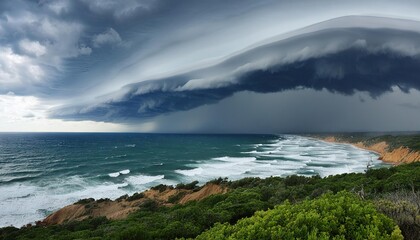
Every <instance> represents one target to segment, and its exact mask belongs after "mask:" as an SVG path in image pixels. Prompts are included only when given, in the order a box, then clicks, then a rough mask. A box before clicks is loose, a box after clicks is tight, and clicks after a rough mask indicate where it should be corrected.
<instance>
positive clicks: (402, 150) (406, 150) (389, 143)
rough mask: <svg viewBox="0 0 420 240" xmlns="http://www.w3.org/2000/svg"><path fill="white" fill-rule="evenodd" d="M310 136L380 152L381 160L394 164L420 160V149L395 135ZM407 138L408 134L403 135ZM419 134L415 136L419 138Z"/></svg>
mask: <svg viewBox="0 0 420 240" xmlns="http://www.w3.org/2000/svg"><path fill="white" fill-rule="evenodd" d="M310 137H313V138H316V139H319V140H322V141H325V142H331V143H346V144H351V145H353V146H355V147H358V148H362V149H366V150H369V151H373V152H376V153H378V154H379V160H382V161H384V162H386V163H391V164H394V165H399V164H402V163H412V162H419V161H420V151H419V150H418V149H413V148H410V147H409V146H405V145H404V144H403V143H402V141H401V140H400V139H397V140H395V138H399V136H394V137H393V139H392V140H390V138H389V137H388V138H385V136H380V137H367V136H366V137H363V136H352V135H334V134H333V135H311V136H310ZM403 137H404V138H407V136H403ZM417 137H418V135H415V136H413V138H417Z"/></svg>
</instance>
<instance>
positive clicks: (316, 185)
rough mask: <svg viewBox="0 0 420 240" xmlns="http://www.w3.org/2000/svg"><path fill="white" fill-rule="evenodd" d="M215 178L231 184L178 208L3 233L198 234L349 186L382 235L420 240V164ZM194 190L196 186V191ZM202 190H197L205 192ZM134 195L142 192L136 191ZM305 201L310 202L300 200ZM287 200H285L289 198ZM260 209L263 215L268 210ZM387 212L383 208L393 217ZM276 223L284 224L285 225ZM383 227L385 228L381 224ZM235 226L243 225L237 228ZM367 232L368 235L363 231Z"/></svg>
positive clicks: (147, 206) (155, 207)
mask: <svg viewBox="0 0 420 240" xmlns="http://www.w3.org/2000/svg"><path fill="white" fill-rule="evenodd" d="M209 184H214V185H218V186H220V187H221V189H229V190H228V191H227V192H226V193H224V194H214V195H211V196H208V197H205V198H203V199H200V200H199V199H197V201H189V202H186V203H184V204H181V203H179V204H178V203H177V202H179V201H180V199H182V198H181V197H179V198H178V199H172V201H173V202H175V203H177V204H174V205H173V206H165V205H164V204H160V203H159V201H156V200H152V199H151V200H148V201H147V202H145V203H143V204H142V205H140V207H139V209H137V210H135V211H133V212H132V213H130V214H129V215H128V216H127V218H124V219H117V220H111V219H107V218H105V217H95V218H86V219H84V220H81V221H69V222H65V223H63V224H59V225H51V226H44V225H42V224H40V225H38V226H27V227H23V228H21V229H18V228H14V227H7V228H2V229H1V230H0V238H1V239H175V238H182V237H184V238H195V237H197V236H198V235H200V234H204V232H205V231H206V230H209V229H211V228H212V226H214V225H215V224H216V223H220V224H225V226H226V224H235V223H238V224H240V223H242V222H243V221H247V222H249V221H253V220H252V219H255V217H253V218H251V220H243V219H244V218H247V217H251V216H253V215H254V214H255V212H256V211H266V210H268V209H273V208H275V209H281V208H284V207H281V206H283V205H284V204H286V205H287V204H289V205H290V206H296V208H301V207H302V206H303V205H307V204H309V205H311V204H318V203H319V201H324V202H325V204H327V205H329V204H332V206H336V204H341V203H336V202H335V200H334V199H336V198H337V197H336V195H332V194H335V193H338V192H341V191H343V190H345V191H347V192H348V193H341V194H344V195H345V196H346V198H350V199H357V201H358V202H361V203H360V204H359V203H357V204H356V203H355V204H356V205H355V207H357V206H365V205H366V204H367V205H369V206H374V208H373V210H372V208H371V207H368V208H361V209H360V211H362V212H363V211H367V212H370V213H369V214H373V215H376V214H379V215H378V216H379V217H378V218H379V219H381V220H380V221H379V220H378V221H379V222H378V224H379V225H374V226H372V227H373V228H377V227H379V229H382V230H384V231H382V233H384V234H385V235H386V236H384V239H401V238H399V237H398V236H399V230H398V229H397V228H395V227H394V226H395V224H398V226H399V229H400V230H401V232H402V234H403V235H404V237H405V239H416V237H417V236H418V235H419V233H420V229H419V220H420V217H419V205H418V203H419V202H420V201H419V200H420V199H419V194H420V193H419V188H420V163H412V164H405V165H400V166H395V167H391V168H389V169H387V168H382V169H369V170H368V171H367V172H366V173H350V174H341V175H335V176H329V177H326V178H320V177H318V176H315V177H310V178H309V177H303V176H296V175H294V176H289V177H286V178H280V177H270V178H266V179H259V178H245V179H241V180H238V181H227V180H225V179H218V180H214V181H212V182H211V183H209ZM187 185H188V184H187ZM192 185H195V184H191V185H190V186H192ZM185 186H186V185H184V187H185ZM180 187H182V186H180ZM187 188H188V187H187ZM155 189H161V190H160V191H161V192H164V191H167V190H166V189H167V186H162V185H161V186H158V187H157V188H155ZM158 191H159V190H158ZM192 191H193V192H194V190H192ZM196 192H199V190H198V191H196ZM325 194H327V195H325ZM131 197H132V198H136V197H135V196H131ZM320 197H321V198H320ZM317 199H320V200H317ZM303 200H305V201H304V202H302V201H303ZM330 200H331V201H330ZM284 201H287V202H286V203H285V202H284ZM313 201H318V202H313ZM344 202H345V201H344ZM344 202H343V204H344ZM78 204H85V206H87V205H89V202H85V203H84V202H83V201H82V202H80V203H78ZM296 204H297V205H296ZM301 204H303V205H301ZM275 206H279V207H275ZM338 207H339V208H343V207H345V206H344V205H343V206H341V205H340V206H338ZM287 209H289V207H287ZM270 211H271V210H270ZM276 211H277V210H276ZM331 211H333V210H331ZM372 211H373V212H372ZM258 214H259V215H261V214H262V213H258ZM267 214H268V215H270V216H271V215H272V214H273V213H272V212H268V213H267ZM279 214H284V213H279ZM381 214H385V215H386V216H387V217H384V216H383V215H381ZM263 215H264V214H263ZM389 219H392V220H389ZM341 220H342V219H341ZM341 220H340V221H341ZM356 220H357V219H356ZM283 221H285V222H287V221H289V219H284V220H283ZM290 221H291V220H290ZM305 221H306V220H305ZM305 221H303V222H299V221H298V222H297V223H296V222H295V223H294V225H293V226H294V227H296V228H300V227H302V226H303V225H300V224H303V223H304V222H305ZM360 221H362V220H360ZM293 222H294V221H293ZM278 224H280V225H282V224H287V223H278ZM313 224H315V225H313V226H310V225H309V226H308V223H306V224H305V226H306V227H307V228H308V229H310V232H311V233H312V234H314V233H316V232H317V231H318V230H319V232H327V233H328V234H330V235H329V236H339V234H338V233H335V232H334V231H335V230H333V228H328V227H327V228H325V227H324V228H323V229H321V228H319V227H318V226H317V225H316V224H317V223H316V222H313ZM349 224H350V223H349ZM384 224H385V225H384ZM280 225H279V226H280ZM331 226H332V225H331ZM380 226H386V227H385V228H382V227H380ZM216 227H217V228H218V229H220V226H219V225H217V224H216ZM341 228H343V231H344V230H345V229H347V228H348V229H350V228H351V226H350V225H348V224H347V223H343V226H342V227H341ZM235 229H237V226H236V227H235ZM317 229H318V230H317ZM351 229H354V228H351ZM321 230H322V231H321ZM385 230H386V231H385ZM210 231H218V230H217V229H216V230H210ZM314 231H315V232H314ZM350 232H351V231H350ZM391 235H392V236H391ZM203 236H205V234H204V235H203ZM203 236H200V239H208V238H203ZM315 236H318V235H315ZM346 236H347V235H346ZM349 236H350V235H349ZM365 237H366V236H365ZM391 237H392V238H391ZM361 238H364V237H363V236H362V237H361ZM262 239H265V238H262Z"/></svg>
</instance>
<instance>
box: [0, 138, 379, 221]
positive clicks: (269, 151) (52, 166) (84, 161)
mask: <svg viewBox="0 0 420 240" xmlns="http://www.w3.org/2000/svg"><path fill="white" fill-rule="evenodd" d="M377 158H378V156H377V155H376V154H375V153H372V152H369V151H365V150H361V149H358V148H355V147H353V146H350V145H347V144H333V143H325V142H322V141H319V140H315V139H310V138H305V137H300V136H294V135H178V134H136V133H0V226H9V225H14V226H18V227H20V226H22V225H24V224H26V223H29V222H33V221H36V220H40V219H42V218H44V217H45V216H46V215H47V214H49V213H51V212H52V211H54V210H57V209H59V208H61V207H63V206H65V205H68V204H71V203H73V202H75V201H77V200H79V199H81V198H89V197H93V198H111V199H115V198H117V197H119V196H121V195H124V194H132V193H134V192H136V191H143V190H146V189H147V188H149V187H151V186H154V185H157V184H160V183H163V184H177V183H180V182H183V183H188V182H191V181H194V180H198V181H200V183H204V182H206V181H209V180H212V179H215V178H218V177H228V178H229V179H232V180H233V179H240V178H243V177H251V176H252V177H269V176H287V175H291V174H300V175H306V176H311V175H316V174H318V175H321V176H327V175H331V174H338V173H344V172H362V171H364V170H365V169H366V165H367V164H368V162H369V161H371V160H372V161H373V164H374V165H375V167H381V166H386V165H385V164H384V163H382V162H381V161H379V160H377Z"/></svg>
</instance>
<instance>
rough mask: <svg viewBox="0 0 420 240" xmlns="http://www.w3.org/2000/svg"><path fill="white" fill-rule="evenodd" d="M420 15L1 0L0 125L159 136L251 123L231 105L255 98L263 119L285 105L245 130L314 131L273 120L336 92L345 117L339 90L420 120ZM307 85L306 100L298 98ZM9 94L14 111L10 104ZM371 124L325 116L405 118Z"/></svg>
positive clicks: (402, 6) (190, 1) (346, 8)
mask: <svg viewBox="0 0 420 240" xmlns="http://www.w3.org/2000/svg"><path fill="white" fill-rule="evenodd" d="M419 12H420V4H419V3H418V1H415V0H403V1H398V2H396V1H392V0H379V1H362V0H355V1H351V2H350V1H332V0H318V1H312V0H302V1H277V0H261V1H253V0H242V1H236V0H235V1H223V0H214V1H194V0H180V1H164V0H127V1H123V2H121V1H117V0H104V1H96V0H92V1H87V0H74V1H70V0H39V1H27V0H14V1H11V0H10V1H9V0H6V1H1V2H0V115H2V116H7V118H5V119H6V120H0V130H1V129H9V128H10V126H15V125H16V126H18V125H19V121H20V124H21V126H24V125H27V124H28V122H29V121H32V122H31V124H30V125H31V126H36V125H37V123H38V122H39V124H41V122H42V124H43V125H45V126H48V124H47V122H51V121H52V120H54V122H60V129H61V126H65V125H66V123H69V122H72V123H75V121H76V122H77V123H80V124H77V126H78V127H79V126H81V125H83V124H84V123H89V124H88V125H89V126H93V125H95V123H97V124H98V126H99V124H102V125H101V126H103V127H104V129H103V130H104V131H107V129H106V127H110V126H112V128H113V129H114V127H115V129H118V131H120V130H124V129H128V130H130V131H137V129H136V127H134V126H136V124H140V125H141V124H146V125H147V126H149V127H150V128H142V127H140V128H139V129H140V130H139V131H143V130H142V129H146V130H144V131H149V130H150V131H167V132H172V131H174V132H176V131H181V132H182V131H193V132H194V131H195V132H200V131H201V130H205V129H207V130H208V131H210V132H212V131H220V132H225V131H228V129H227V128H224V129H217V127H210V126H213V125H214V126H215V124H216V123H220V122H235V123H238V124H233V123H232V124H230V125H229V126H231V128H232V129H233V128H235V129H236V130H235V132H247V130H248V129H250V128H251V127H252V126H253V123H255V122H264V121H265V119H263V117H260V118H258V119H257V118H253V117H250V116H248V117H247V119H248V120H249V121H248V120H244V119H241V117H239V116H232V115H231V114H226V113H229V112H236V110H238V109H246V108H247V106H248V105H252V106H255V104H254V103H258V104H259V105H261V107H260V108H258V109H257V110H258V111H257V112H259V115H270V111H272V110H273V109H274V108H275V107H276V106H278V107H279V108H281V109H284V112H283V113H282V114H277V115H276V116H273V120H272V122H270V123H267V124H266V125H264V126H261V127H258V128H255V129H254V130H253V132H270V131H288V130H290V131H292V130H293V131H297V129H298V128H295V127H293V126H294V125H293V124H294V123H295V122H296V121H302V124H303V122H305V124H303V125H302V124H301V125H299V126H311V127H308V128H305V129H306V130H305V131H310V130H311V129H312V130H317V129H322V126H324V125H325V122H327V124H328V121H329V120H328V119H322V120H321V119H319V120H318V121H314V122H313V123H310V124H309V123H307V122H306V121H303V117H301V118H296V119H289V121H290V122H291V123H292V124H291V125H290V124H288V122H284V121H283V122H281V121H280V122H281V125H282V126H284V127H281V128H280V127H277V125H276V121H275V119H276V118H279V117H280V115H288V114H289V115H293V114H294V111H295V110H296V111H297V108H299V111H303V112H308V113H309V112H313V111H314V108H316V106H319V109H318V110H319V111H318V112H322V111H323V110H322V109H321V108H322V106H321V104H317V102H318V101H319V103H320V102H322V101H323V100H319V99H324V98H323V97H325V96H329V97H330V98H331V99H337V101H336V103H337V106H335V107H330V109H334V111H335V112H333V111H332V110H331V112H328V114H327V113H326V114H327V115H335V116H336V117H337V118H331V119H341V118H339V117H338V116H339V115H341V116H344V115H346V113H345V112H340V111H339V109H341V108H349V105H347V104H346V101H347V100H344V99H347V98H349V99H352V100H354V101H352V103H353V105H354V107H353V108H354V109H356V108H357V107H359V109H360V111H359V114H363V111H365V112H366V114H369V113H371V112H372V111H373V109H370V110H369V109H367V108H366V106H371V107H373V106H375V109H376V110H377V109H382V110H381V111H385V110H383V108H379V107H378V106H379V105H381V104H384V105H389V104H390V101H391V100H389V99H391V98H390V96H393V97H395V99H394V101H395V108H392V109H393V110H392V111H393V113H397V112H401V111H402V112H404V113H407V114H408V115H410V114H411V115H410V116H411V118H412V119H414V120H419V121H420V114H418V108H417V107H416V106H417V105H418V99H416V96H417V95H416V93H417V91H418V90H419V88H420V79H419V76H420V62H419V61H420V18H419V17H418V13H419ZM304 92H305V93H308V97H305V99H306V101H314V102H313V105H311V106H309V105H308V107H305V106H302V105H300V100H299V99H302V95H301V94H302V93H304ZM268 96H271V97H268ZM274 96H276V97H274ZM284 96H288V97H287V98H285V97H284ZM297 96H299V97H297ZM309 96H311V98H310V97H309ZM406 97H409V98H406ZM1 99H6V100H7V101H1ZM276 99H277V100H276ZM292 99H294V100H293V101H292ZM311 99H312V100H311ZM340 99H341V100H340ZM384 99H388V100H386V101H385V100H384ZM23 100H25V101H23ZM278 101H281V102H278ZM14 102H16V103H19V109H20V110H19V111H10V109H13V108H12V107H11V106H9V105H11V104H12V103H14ZM232 103H234V104H232ZM311 103H312V102H311ZM339 103H340V104H342V106H341V108H340V106H338V105H339ZM286 105H287V107H286ZM356 105H357V106H356ZM227 106H229V109H227V108H226V107H227ZM203 109H208V111H210V112H212V114H207V113H204V112H203V111H204V110H203ZM269 109H271V110H269ZM254 110H256V109H254ZM362 110H363V111H362ZM244 111H245V110H244ZM407 111H408V112H409V113H408V112H407ZM264 113H265V114H264ZM238 114H239V115H241V113H239V112H238ZM377 114H379V115H380V112H377ZM391 115H392V114H391ZM394 115H395V114H394ZM28 116H33V117H28ZM203 116H207V118H208V119H203ZM302 116H303V115H302ZM305 116H306V115H305ZM16 119H17V120H16ZM173 119H177V121H178V122H182V123H183V124H185V125H188V126H195V127H194V129H193V128H190V127H183V126H180V125H179V124H173V123H171V121H172V120H173ZM180 119H184V120H185V121H180ZM197 119H200V121H198V120H197ZM369 119H370V118H369ZM213 120H214V121H213ZM282 120H284V119H282ZM330 121H331V122H330V123H332V121H335V120H330ZM337 121H338V120H337ZM340 121H341V122H345V121H344V120H343V119H341V120H340ZM372 121H374V120H373V119H370V120H369V121H360V124H356V122H355V123H354V124H353V128H352V127H351V125H352V123H349V124H348V125H349V126H350V127H349V128H344V127H343V125H340V124H338V125H334V124H330V125H329V126H336V129H335V130H337V131H338V130H340V129H341V130H343V129H358V128H361V127H362V125H363V124H364V125H365V126H372V127H371V129H374V127H375V126H382V127H383V128H384V130H386V128H390V127H389V126H390V125H387V124H386V123H385V122H386V121H389V122H391V121H392V122H393V123H395V124H397V125H398V124H399V123H402V122H404V120H401V119H391V118H389V117H387V118H384V119H382V120H381V121H384V124H373V125H372V124H371V122H372ZM104 122H105V123H104ZM193 122H195V123H194V124H193ZM414 122H415V121H414ZM199 123H200V124H199ZM239 123H242V124H239ZM245 123H246V124H245ZM362 123H363V124H362ZM410 124H411V125H410ZM410 124H409V125H410V126H412V127H410V129H414V128H415V126H414V125H415V124H414V125H413V124H412V123H410ZM216 125H217V124H216ZM219 125H220V124H219ZM8 126H9V127H8ZM75 126H76V125H74V126H73V127H75ZM86 126H87V125H86ZM152 126H153V127H152ZM236 126H242V127H241V128H237V127H236ZM286 126H289V127H286ZM317 126H319V128H317ZM400 126H402V127H404V126H408V125H404V124H400ZM413 126H414V127H413ZM101 128H102V127H101ZM16 129H19V128H18V127H17V128H16ZM24 129H27V128H26V127H25V128H24ZM72 129H73V128H72ZM83 129H84V128H83ZM148 129H149V130H148ZM241 129H242V130H241ZM301 129H304V128H303V127H301ZM393 129H394V128H393ZM395 129H397V130H398V128H395ZM332 130H333V129H332ZM366 130H369V128H366ZM375 130H377V129H376V128H375ZM401 130H403V128H401Z"/></svg>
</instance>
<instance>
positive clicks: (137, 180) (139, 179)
mask: <svg viewBox="0 0 420 240" xmlns="http://www.w3.org/2000/svg"><path fill="white" fill-rule="evenodd" d="M164 177H165V175H157V176H148V175H137V176H130V177H127V178H126V179H125V181H126V182H128V183H129V184H131V185H133V186H136V185H145V184H148V183H153V182H155V181H157V180H160V179H163V178H164Z"/></svg>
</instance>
